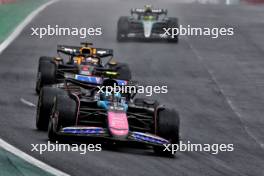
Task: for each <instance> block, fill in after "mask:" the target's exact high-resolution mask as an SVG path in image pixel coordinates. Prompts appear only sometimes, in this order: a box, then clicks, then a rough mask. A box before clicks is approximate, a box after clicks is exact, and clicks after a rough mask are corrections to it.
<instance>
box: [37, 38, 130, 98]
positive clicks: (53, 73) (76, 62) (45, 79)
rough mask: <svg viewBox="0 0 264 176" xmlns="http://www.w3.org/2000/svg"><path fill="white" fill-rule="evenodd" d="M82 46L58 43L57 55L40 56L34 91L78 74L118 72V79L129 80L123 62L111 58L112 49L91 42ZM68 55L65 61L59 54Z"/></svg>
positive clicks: (125, 65)
mask: <svg viewBox="0 0 264 176" xmlns="http://www.w3.org/2000/svg"><path fill="white" fill-rule="evenodd" d="M81 45H82V46H66V45H58V47H57V52H58V56H59V57H46V56H43V57H40V59H39V65H38V73H37V81H36V92H37V93H39V92H40V90H41V88H42V87H43V86H45V85H52V84H56V83H62V82H63V80H64V79H65V78H67V77H73V76H76V74H79V75H85V76H91V75H94V76H101V74H102V73H105V71H109V72H111V71H114V72H118V77H117V78H118V79H123V80H130V79H131V71H130V69H129V66H128V65H127V64H125V63H117V62H116V61H114V60H113V50H112V49H104V48H94V47H91V45H92V43H81ZM61 53H63V54H65V55H68V56H69V59H68V60H67V61H65V60H64V59H62V57H61V56H60V54H61Z"/></svg>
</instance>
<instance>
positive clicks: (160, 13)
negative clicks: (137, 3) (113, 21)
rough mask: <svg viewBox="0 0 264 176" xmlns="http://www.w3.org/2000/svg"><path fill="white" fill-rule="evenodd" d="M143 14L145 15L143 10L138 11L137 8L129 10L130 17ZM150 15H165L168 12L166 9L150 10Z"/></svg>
mask: <svg viewBox="0 0 264 176" xmlns="http://www.w3.org/2000/svg"><path fill="white" fill-rule="evenodd" d="M144 13H146V11H145V9H139V8H133V9H131V15H133V14H138V15H143V14H144ZM150 13H152V14H157V15H167V13H168V10H167V9H152V10H151V12H150Z"/></svg>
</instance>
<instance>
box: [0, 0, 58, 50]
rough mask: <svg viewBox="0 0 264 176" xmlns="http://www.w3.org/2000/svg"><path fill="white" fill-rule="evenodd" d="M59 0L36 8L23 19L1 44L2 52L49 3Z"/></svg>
mask: <svg viewBox="0 0 264 176" xmlns="http://www.w3.org/2000/svg"><path fill="white" fill-rule="evenodd" d="M57 1H58V0H51V1H49V2H47V3H45V4H43V5H42V6H40V7H39V8H37V9H36V10H34V11H33V12H32V13H30V14H29V15H28V16H27V17H26V18H25V20H24V21H22V22H21V23H20V24H19V25H18V26H17V27H16V28H15V30H14V31H13V32H12V33H11V34H10V35H9V36H8V37H7V39H5V40H4V41H3V42H2V43H1V44H0V54H1V53H2V52H3V51H4V50H5V49H6V48H7V47H8V45H10V44H11V43H12V42H13V41H14V40H15V39H16V38H17V37H18V36H19V34H20V33H21V32H22V31H23V29H24V28H25V27H26V26H27V25H28V24H29V23H30V22H31V21H32V20H33V19H34V18H35V17H36V16H37V15H38V14H39V13H40V12H41V11H42V10H44V9H45V8H46V7H48V6H49V5H51V4H53V3H55V2H57Z"/></svg>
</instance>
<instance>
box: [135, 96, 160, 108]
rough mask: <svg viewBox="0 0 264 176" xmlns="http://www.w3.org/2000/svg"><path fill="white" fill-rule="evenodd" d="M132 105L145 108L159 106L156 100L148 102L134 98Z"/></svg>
mask: <svg viewBox="0 0 264 176" xmlns="http://www.w3.org/2000/svg"><path fill="white" fill-rule="evenodd" d="M134 104H135V105H136V106H141V107H147V108H154V109H155V108H156V107H157V106H158V105H159V102H158V101H156V100H148V99H144V98H135V99H134Z"/></svg>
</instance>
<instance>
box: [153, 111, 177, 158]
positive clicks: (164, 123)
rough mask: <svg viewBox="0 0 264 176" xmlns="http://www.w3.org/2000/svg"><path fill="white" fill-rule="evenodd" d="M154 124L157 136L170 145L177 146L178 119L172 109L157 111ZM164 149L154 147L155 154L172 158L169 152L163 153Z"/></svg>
mask: <svg viewBox="0 0 264 176" xmlns="http://www.w3.org/2000/svg"><path fill="white" fill-rule="evenodd" d="M156 123H157V134H158V136H160V137H163V138H164V139H167V140H168V141H169V142H170V143H171V144H179V141H180V137H179V126H180V117H179V114H178V112H177V111H175V110H173V109H161V110H159V111H158V117H157V122H156ZM164 149H165V148H164V147H163V146H162V147H160V146H154V151H155V153H157V154H160V155H164V156H170V157H173V156H174V154H173V153H172V152H171V151H164Z"/></svg>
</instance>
